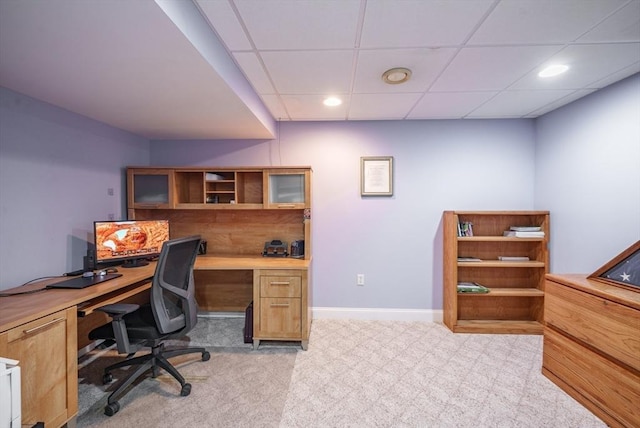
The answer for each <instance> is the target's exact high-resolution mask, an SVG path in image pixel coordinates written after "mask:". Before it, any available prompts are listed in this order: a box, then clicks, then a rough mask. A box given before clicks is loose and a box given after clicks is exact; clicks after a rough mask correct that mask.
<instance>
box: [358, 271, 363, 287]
mask: <svg viewBox="0 0 640 428" xmlns="http://www.w3.org/2000/svg"><path fill="white" fill-rule="evenodd" d="M357 281H358V282H357V284H358V285H364V274H363V273H359V274H358V279H357Z"/></svg>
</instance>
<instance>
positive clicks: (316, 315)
mask: <svg viewBox="0 0 640 428" xmlns="http://www.w3.org/2000/svg"><path fill="white" fill-rule="evenodd" d="M311 311H312V317H313V319H355V320H376V321H426V322H442V310H441V309H386V308H320V307H315V308H311Z"/></svg>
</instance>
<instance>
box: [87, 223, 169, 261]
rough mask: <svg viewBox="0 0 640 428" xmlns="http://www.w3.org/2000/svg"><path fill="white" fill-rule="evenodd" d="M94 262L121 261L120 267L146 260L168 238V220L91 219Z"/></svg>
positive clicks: (157, 250) (159, 249)
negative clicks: (94, 248) (93, 220)
mask: <svg viewBox="0 0 640 428" xmlns="http://www.w3.org/2000/svg"><path fill="white" fill-rule="evenodd" d="M93 230H94V242H95V246H96V253H95V263H96V265H97V266H100V265H101V264H102V265H114V264H117V263H121V266H122V267H137V266H144V265H147V264H149V260H150V259H152V258H154V257H157V256H158V255H160V251H161V250H162V244H163V243H164V242H165V241H168V240H169V221H168V220H127V221H95V222H94V223H93Z"/></svg>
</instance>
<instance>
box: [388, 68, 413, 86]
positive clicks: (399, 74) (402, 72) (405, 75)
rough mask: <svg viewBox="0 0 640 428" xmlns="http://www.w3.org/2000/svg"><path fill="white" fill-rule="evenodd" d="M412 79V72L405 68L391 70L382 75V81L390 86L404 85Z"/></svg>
mask: <svg viewBox="0 0 640 428" xmlns="http://www.w3.org/2000/svg"><path fill="white" fill-rule="evenodd" d="M410 77H411V70H409V69H408V68H404V67H395V68H390V69H389V70H387V71H385V72H384V73H382V81H383V82H384V83H388V84H390V85H397V84H399V83H404V82H406V81H407V80H409V78H410Z"/></svg>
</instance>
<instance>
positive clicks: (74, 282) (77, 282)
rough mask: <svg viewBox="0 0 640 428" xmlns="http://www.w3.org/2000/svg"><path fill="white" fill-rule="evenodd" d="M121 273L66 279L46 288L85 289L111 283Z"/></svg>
mask: <svg viewBox="0 0 640 428" xmlns="http://www.w3.org/2000/svg"><path fill="white" fill-rule="evenodd" d="M121 276H122V274H121V273H107V274H104V275H93V276H78V277H75V278H70V279H66V280H64V281H60V282H56V283H54V284H49V285H47V287H46V288H75V289H78V288H85V287H90V286H92V285H96V284H100V283H101V282H105V281H109V280H111V279H115V278H119V277H121Z"/></svg>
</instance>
